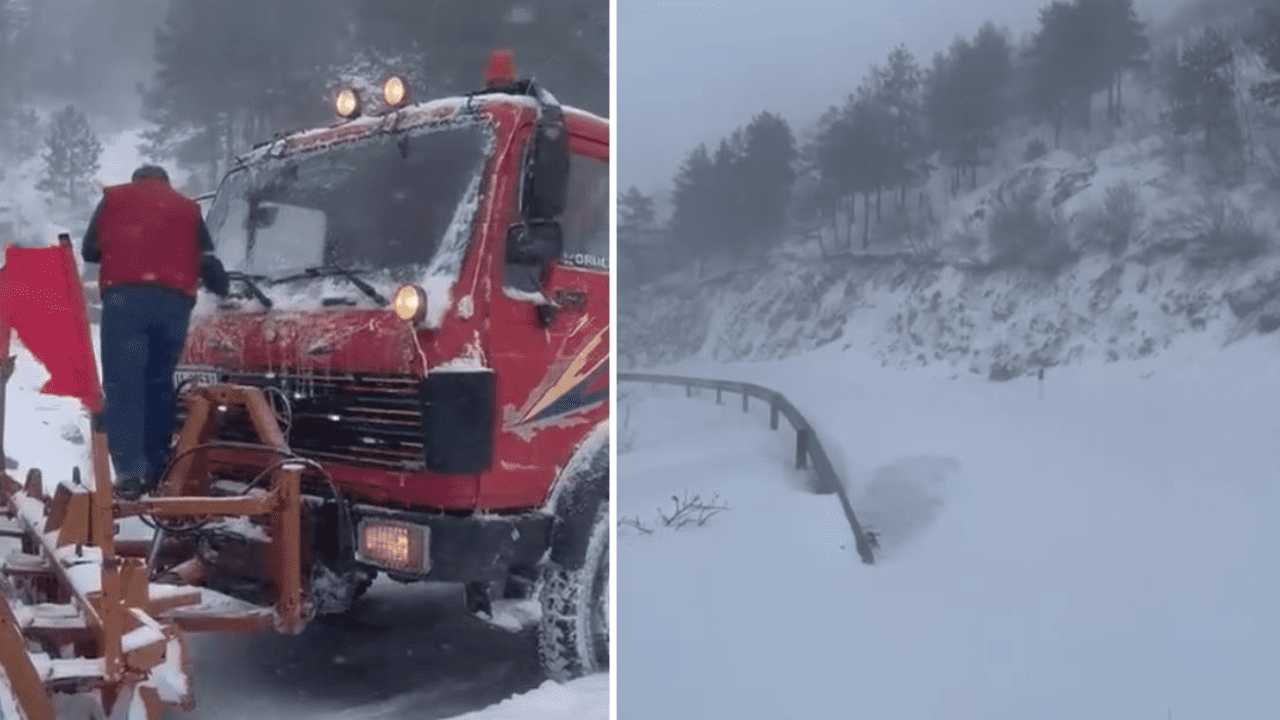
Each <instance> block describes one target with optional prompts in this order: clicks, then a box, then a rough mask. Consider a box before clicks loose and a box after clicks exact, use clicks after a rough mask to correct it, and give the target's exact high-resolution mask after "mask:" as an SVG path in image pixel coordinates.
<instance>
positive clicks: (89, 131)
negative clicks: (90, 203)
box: [36, 105, 102, 204]
mask: <svg viewBox="0 0 1280 720" xmlns="http://www.w3.org/2000/svg"><path fill="white" fill-rule="evenodd" d="M45 147H46V151H45V154H44V161H45V170H44V175H43V176H42V177H41V179H40V181H39V183H38V184H37V185H36V189H38V190H44V191H46V192H52V193H53V194H54V195H55V196H58V197H62V198H65V199H67V200H69V201H70V202H71V203H72V204H76V203H78V202H79V200H80V188H81V186H82V185H83V184H84V183H86V182H88V181H89V179H90V178H92V177H93V175H94V173H96V172H98V167H99V166H98V159H99V158H100V157H101V156H102V143H100V142H98V136H97V135H95V134H94V132H93V128H91V127H89V119H88V118H87V117H85V115H84V113H82V112H80V111H79V110H77V109H76V108H75V106H73V105H68V106H66V107H65V108H63V109H62V110H61V111H59V112H58V114H57V115H55V116H54V117H53V120H52V122H50V124H49V134H48V136H47V137H46V138H45Z"/></svg>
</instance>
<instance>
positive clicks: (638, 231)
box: [618, 185, 657, 241]
mask: <svg viewBox="0 0 1280 720" xmlns="http://www.w3.org/2000/svg"><path fill="white" fill-rule="evenodd" d="M656 217H657V216H656V213H655V211H654V208H653V198H651V197H649V196H648V195H645V194H644V193H642V192H640V188H638V187H636V186H634V185H632V186H631V187H630V188H628V189H627V191H626V192H625V193H623V194H622V195H620V196H618V230H619V234H625V235H627V236H628V239H629V240H632V241H636V240H639V239H640V237H641V236H642V235H643V234H644V233H645V231H647V230H649V229H650V228H652V227H653V222H654V220H655V218H656Z"/></svg>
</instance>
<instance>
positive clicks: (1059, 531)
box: [617, 335, 1280, 720]
mask: <svg viewBox="0 0 1280 720" xmlns="http://www.w3.org/2000/svg"><path fill="white" fill-rule="evenodd" d="M1195 340H1196V336H1192V335H1185V336H1183V338H1181V340H1180V341H1179V342H1175V343H1174V344H1173V346H1172V347H1171V348H1170V349H1169V350H1168V351H1166V352H1165V353H1163V355H1162V356H1160V357H1147V358H1144V359H1141V360H1137V361H1134V362H1133V363H1117V364H1111V365H1105V364H1103V365H1088V366H1076V367H1069V368H1063V369H1060V370H1058V371H1056V372H1055V373H1052V374H1050V375H1049V376H1048V377H1047V379H1046V382H1045V388H1044V397H1043V399H1040V397H1039V394H1038V389H1037V383H1036V381H1034V380H1024V381H1015V382H1009V383H1002V384H993V383H989V382H986V381H985V379H981V378H972V379H969V378H961V379H960V380H958V381H952V380H949V379H947V378H945V377H942V378H939V377H931V375H933V373H930V372H929V371H922V370H913V371H909V372H901V371H897V370H891V369H884V368H881V367H879V363H878V362H877V361H875V360H874V359H873V358H868V357H863V356H860V355H857V354H856V353H853V352H848V353H845V352H841V351H840V349H839V348H838V347H829V348H826V349H823V350H819V351H816V352H813V353H808V354H805V355H803V356H800V357H794V358H791V359H787V360H783V361H774V362H761V363H732V364H727V365H722V364H707V363H694V362H690V363H684V364H681V365H677V366H673V367H667V368H662V370H663V371H670V372H676V373H679V374H688V375H697V376H711V377H723V378H727V379H734V380H749V381H752V382H757V383H761V384H764V385H767V386H770V387H773V388H775V389H777V390H780V391H782V392H783V393H785V394H786V395H787V397H788V398H789V399H791V400H792V401H793V402H795V403H796V405H798V406H799V407H800V409H801V410H802V411H803V412H804V413H805V415H806V416H807V417H808V418H809V419H810V420H811V421H812V422H813V423H814V424H815V426H816V427H817V428H818V432H819V434H820V436H821V438H822V441H823V444H824V446H825V447H826V448H827V450H828V452H829V453H831V454H832V455H833V462H834V463H835V464H836V466H837V471H838V472H839V473H840V474H841V475H843V476H844V477H845V478H846V480H847V483H848V485H849V487H850V495H851V497H852V500H853V504H854V506H855V508H856V510H857V512H858V513H859V514H860V519H861V520H862V522H863V523H864V524H865V525H869V526H871V527H872V528H873V529H876V530H879V531H880V533H881V536H880V543H881V545H882V550H881V552H880V555H879V558H878V562H877V564H876V565H874V566H867V565H863V564H861V563H860V562H859V560H858V557H857V555H856V554H855V553H854V549H853V543H852V537H851V534H850V530H849V527H848V525H847V523H845V521H844V518H843V516H842V513H841V510H840V506H839V503H838V502H837V501H836V499H835V498H834V497H832V496H817V495H812V494H809V493H807V492H806V491H805V490H804V489H803V488H804V486H805V484H806V481H805V479H804V478H803V477H802V476H801V475H800V474H799V473H798V472H796V471H794V470H792V469H791V467H792V464H791V463H792V456H791V453H792V452H793V448H794V440H793V438H792V436H791V433H790V432H789V431H787V430H785V429H783V430H779V431H776V432H771V431H770V430H769V420H768V411H767V409H766V408H765V407H764V406H763V405H756V406H755V407H754V409H753V410H752V411H751V412H750V413H748V414H744V413H742V412H740V411H739V409H738V407H737V403H736V402H727V403H726V404H724V405H720V406H717V405H716V404H715V400H714V396H713V394H709V393H706V392H703V393H702V394H701V395H698V396H695V397H693V398H686V397H685V396H684V391H683V389H681V388H661V387H658V388H655V387H651V386H645V385H639V384H631V383H624V384H623V385H622V386H621V387H620V394H621V395H622V397H621V399H620V403H619V411H618V412H619V414H620V416H621V417H623V418H627V419H626V421H625V425H624V424H622V423H623V421H621V420H620V425H621V427H620V434H621V435H622V440H621V441H620V444H619V459H618V491H617V496H618V506H619V507H618V514H619V517H620V518H621V519H622V523H621V525H620V527H619V541H618V563H619V566H620V567H622V568H624V569H625V572H623V573H621V574H620V575H619V580H618V597H619V610H618V623H619V635H620V636H621V637H622V638H623V640H622V642H621V644H620V645H619V668H620V671H619V676H618V717H619V718H620V720H652V719H653V718H667V717H689V718H735V719H736V720H756V719H760V720H765V719H770V720H771V719H772V718H805V719H806V720H827V719H831V720H836V719H837V718H850V717H867V718H876V719H877V720H918V719H920V718H949V719H950V720H1015V719H1022V718H1036V719H1037V720H1079V719H1080V718H1097V719H1099V720H1101V719H1106V720H1134V719H1136V718H1161V719H1162V720H1163V719H1164V718H1168V717H1172V718H1175V719H1182V720H1193V719H1209V718H1236V719H1239V720H1266V719H1268V718H1275V717H1280V696H1277V694H1276V692H1275V684H1274V679H1275V678H1276V677H1280V654H1278V653H1277V650H1276V648H1278V647H1280V624H1277V623H1276V622H1275V619H1276V607H1277V604H1278V603H1280V570H1278V569H1277V566H1276V563H1275V561H1274V558H1275V557H1276V556H1277V553H1280V524H1278V523H1277V522H1276V519H1275V508H1276V507H1277V503H1278V502H1280V485H1277V483H1276V478H1277V477H1278V476H1280V462H1278V461H1277V454H1276V452H1275V438H1276V437H1277V435H1280V415H1277V413H1276V412H1275V408H1276V407H1278V406H1280V366H1278V365H1277V364H1276V363H1275V362H1274V358H1275V356H1276V353H1277V352H1278V351H1280V338H1275V337H1267V338H1262V339H1256V338H1255V339H1251V340H1247V341H1243V342H1241V343H1238V344H1236V345H1234V346H1233V347H1232V348H1230V349H1228V350H1227V351H1225V352H1223V351H1220V350H1218V349H1217V348H1216V347H1215V346H1214V345H1212V344H1204V343H1199V342H1196V341H1195ZM783 428H786V425H785V424H784V425H783ZM673 496H676V497H679V498H681V500H682V501H683V500H684V499H688V498H692V497H694V496H699V497H700V498H701V500H702V502H703V503H704V504H712V505H722V506H724V507H725V509H724V510H723V511H721V512H719V513H718V514H715V515H713V516H712V517H710V519H709V520H708V521H707V522H706V524H705V525H703V526H700V527H698V526H686V527H683V528H678V529H677V528H675V527H672V526H667V525H665V524H664V522H663V521H662V518H661V515H662V514H664V513H665V514H667V515H668V516H670V514H671V511H672V509H673V506H674V503H673V500H672V497H673ZM637 526H639V528H643V529H638V527H637Z"/></svg>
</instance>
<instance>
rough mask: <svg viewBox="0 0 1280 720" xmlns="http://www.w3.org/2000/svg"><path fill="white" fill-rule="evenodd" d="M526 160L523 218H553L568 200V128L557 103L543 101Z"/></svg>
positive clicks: (561, 210) (562, 209)
mask: <svg viewBox="0 0 1280 720" xmlns="http://www.w3.org/2000/svg"><path fill="white" fill-rule="evenodd" d="M532 142H533V147H532V148H530V154H529V157H528V159H527V160H526V166H525V173H526V175H525V182H524V200H523V203H522V205H523V212H524V216H525V217H526V218H554V217H559V216H560V214H561V213H563V212H564V209H565V206H566V205H568V203H569V156H570V151H569V128H568V127H567V126H566V125H565V124H564V112H563V111H562V110H561V109H560V107H559V106H558V105H543V106H542V117H541V118H539V120H538V124H537V125H536V126H535V128H534V132H533V141H532Z"/></svg>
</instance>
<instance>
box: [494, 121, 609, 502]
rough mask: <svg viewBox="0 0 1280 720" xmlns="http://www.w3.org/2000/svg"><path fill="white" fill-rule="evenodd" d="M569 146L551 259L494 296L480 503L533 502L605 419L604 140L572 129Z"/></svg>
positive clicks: (606, 199) (606, 212)
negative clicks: (533, 275) (488, 459)
mask: <svg viewBox="0 0 1280 720" xmlns="http://www.w3.org/2000/svg"><path fill="white" fill-rule="evenodd" d="M571 128H572V126H571ZM571 152H572V155H571V158H570V163H569V200H568V204H567V206H566V207H565V211H564V214H563V215H562V216H561V217H560V223H561V229H562V237H563V252H562V253H561V256H560V259H559V261H558V262H555V263H553V264H552V265H551V267H550V268H549V270H548V272H547V274H546V277H545V280H544V282H543V284H542V287H541V289H540V292H537V293H531V292H529V290H528V288H521V287H510V285H511V284H512V283H511V281H509V280H504V285H505V287H504V288H503V292H502V294H501V297H495V298H494V299H493V313H492V322H493V327H492V328H491V333H492V335H491V345H490V347H491V348H492V349H493V354H494V357H493V366H494V369H495V371H496V372H497V373H498V377H497V380H498V399H499V404H500V407H499V418H498V422H499V428H498V430H499V433H498V438H497V443H496V445H495V461H494V467H493V468H492V469H491V472H490V473H489V474H488V475H486V476H485V477H484V478H483V479H482V481H481V492H480V495H481V497H480V505H481V507H486V508H492V507H511V506H513V505H532V504H537V503H538V502H540V501H541V499H542V496H543V495H544V494H545V492H546V490H547V489H548V488H549V487H550V484H551V482H552V481H553V479H554V476H555V472H556V470H557V468H558V467H559V465H561V464H563V462H564V461H565V460H566V459H567V458H568V457H569V454H570V453H571V451H572V449H573V448H574V447H575V446H576V445H577V443H578V442H579V441H580V440H581V438H582V436H583V435H584V434H585V433H586V432H587V431H588V430H589V429H590V428H591V427H592V426H594V425H595V424H596V423H597V422H599V421H601V420H604V419H606V418H607V416H608V404H607V403H608V392H609V265H610V256H609V182H610V180H609V145H608V143H607V142H604V141H600V140H598V139H593V138H591V137H588V136H587V135H586V134H585V133H573V135H572V138H571ZM504 277H505V275H504Z"/></svg>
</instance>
